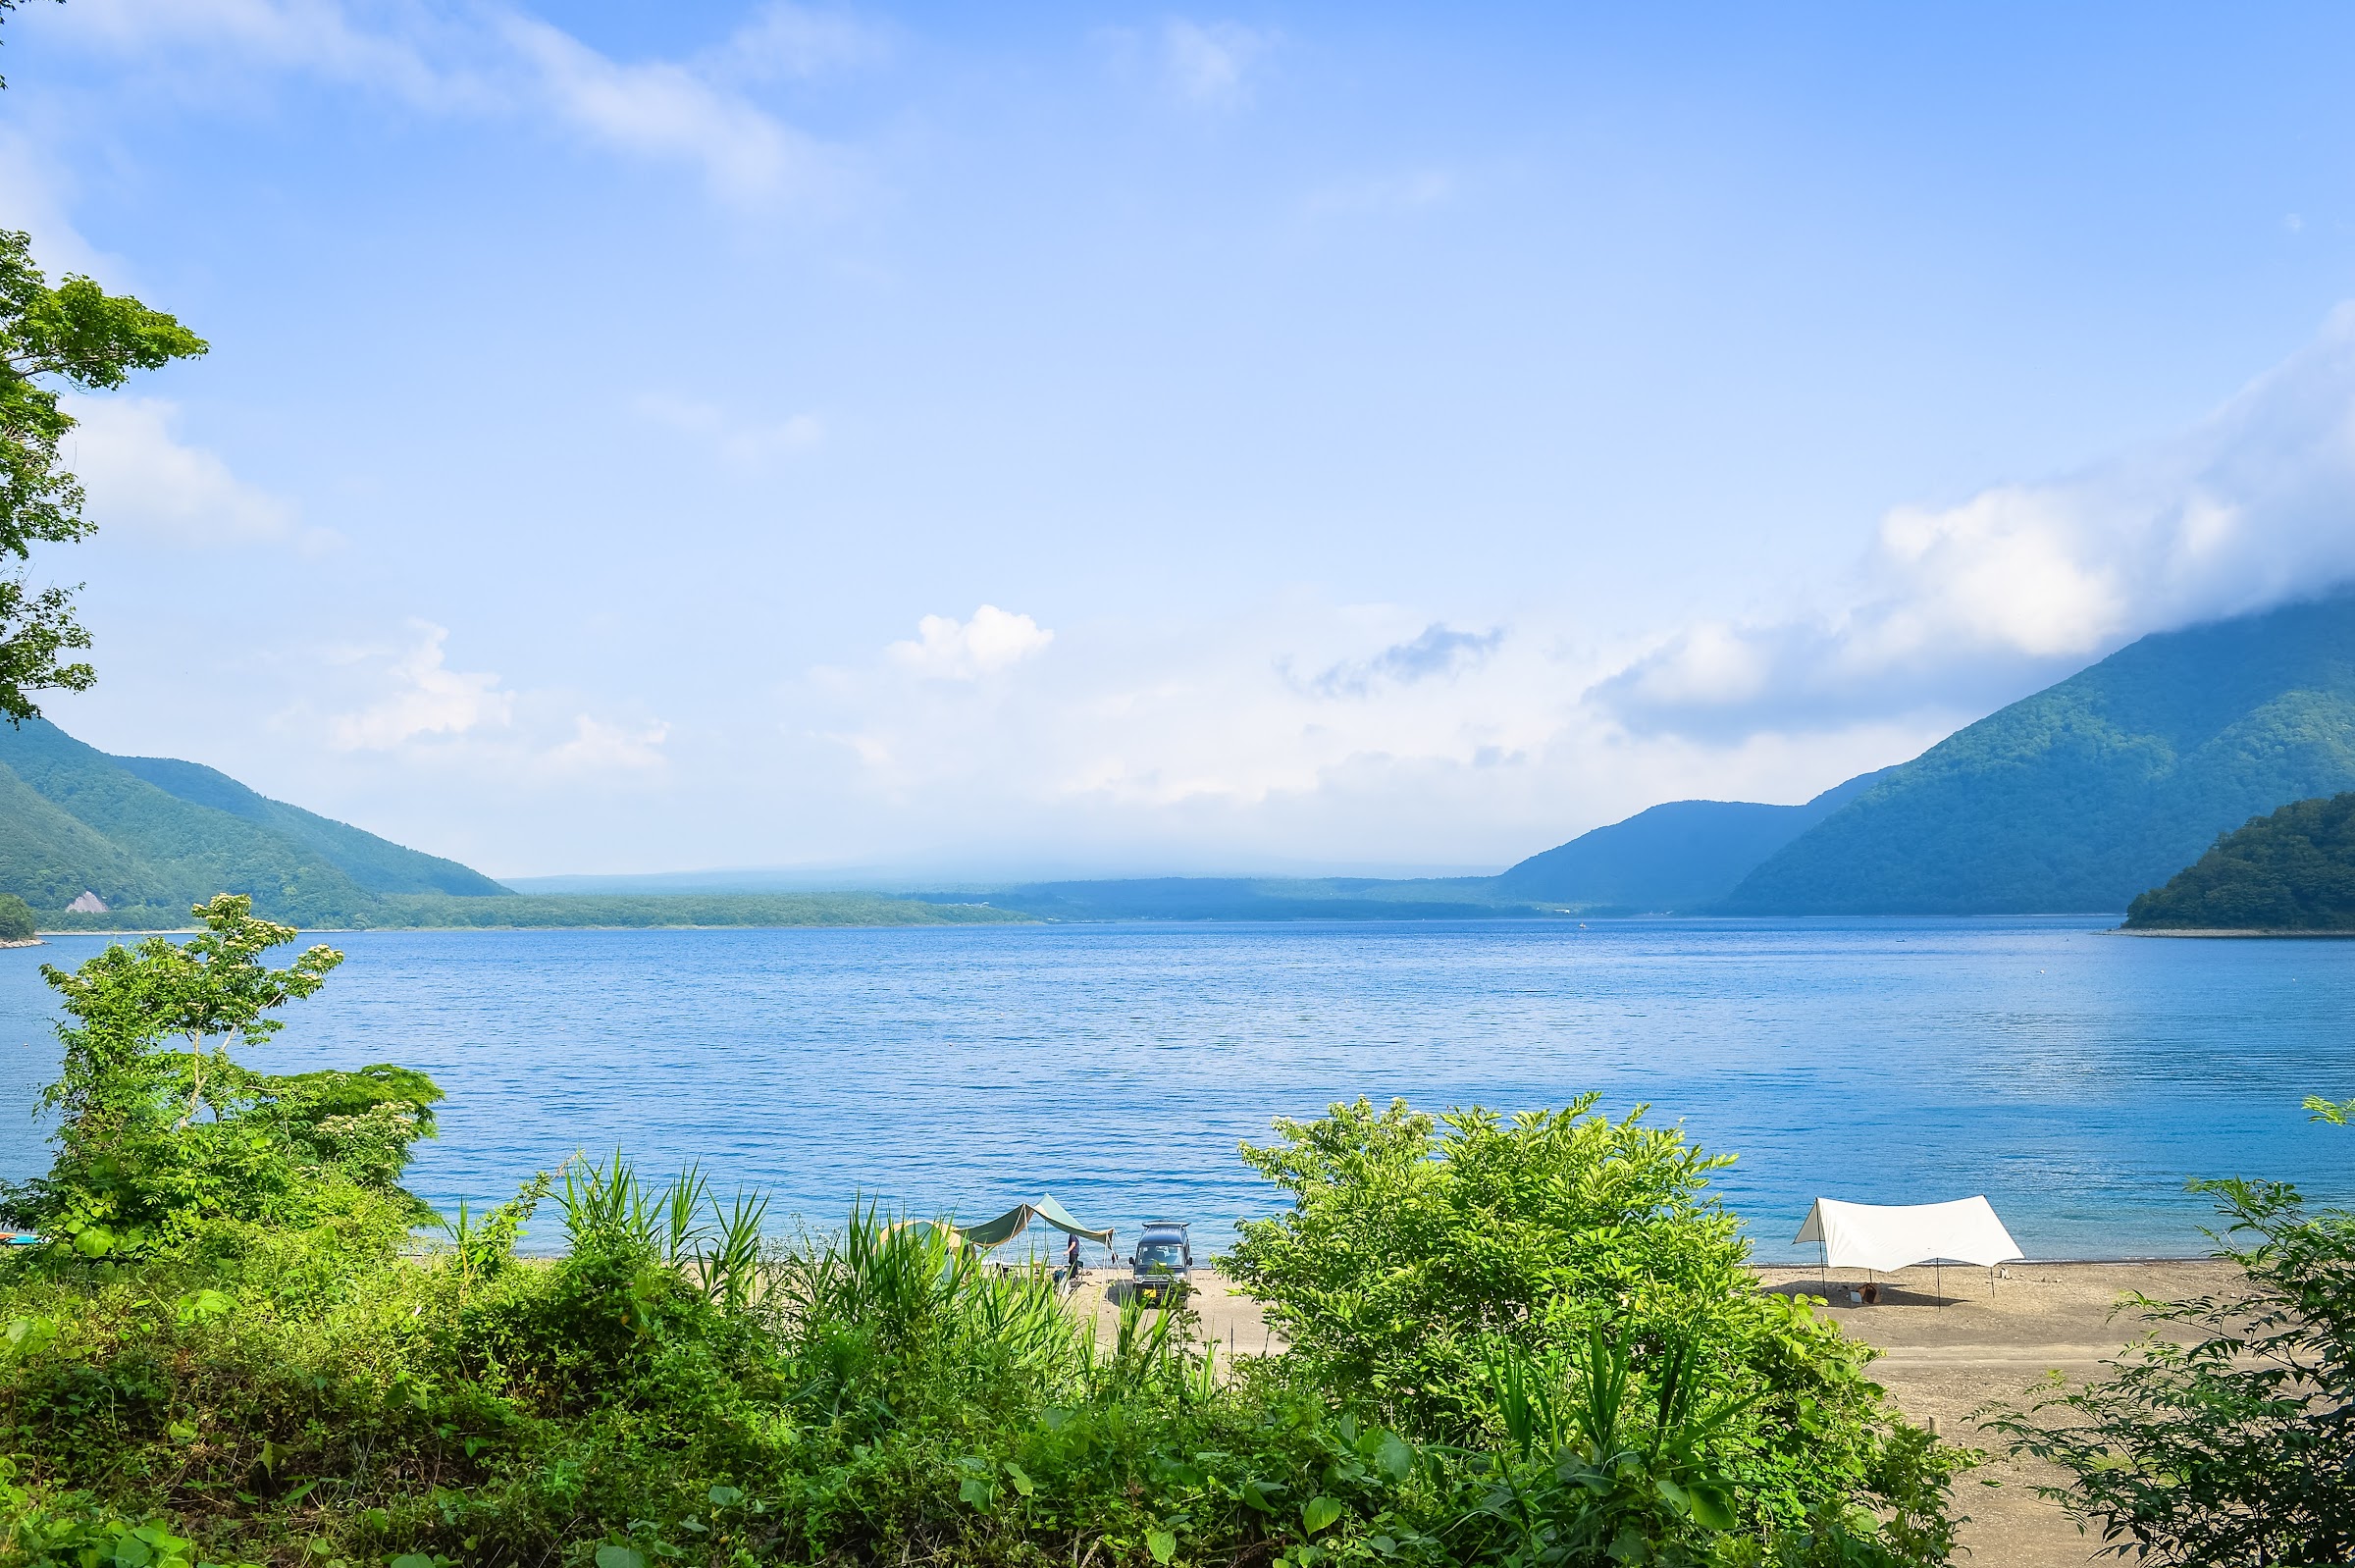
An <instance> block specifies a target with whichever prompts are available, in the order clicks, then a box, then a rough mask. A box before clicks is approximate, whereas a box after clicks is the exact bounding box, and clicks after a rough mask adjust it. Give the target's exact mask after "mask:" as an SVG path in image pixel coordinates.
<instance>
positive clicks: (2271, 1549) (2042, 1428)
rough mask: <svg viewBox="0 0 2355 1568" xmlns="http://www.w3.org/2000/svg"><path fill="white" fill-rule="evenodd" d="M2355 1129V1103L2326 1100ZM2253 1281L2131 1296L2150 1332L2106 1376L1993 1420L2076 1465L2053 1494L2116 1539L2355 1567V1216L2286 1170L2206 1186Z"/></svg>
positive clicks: (2096, 1530)
mask: <svg viewBox="0 0 2355 1568" xmlns="http://www.w3.org/2000/svg"><path fill="white" fill-rule="evenodd" d="M2306 1107H2307V1109H2308V1110H2309V1111H2311V1112H2312V1113H2313V1114H2314V1119H2315V1120H2316V1121H2318V1122H2329V1123H2334V1124H2339V1125H2342V1126H2343V1125H2345V1124H2347V1123H2348V1122H2349V1121H2350V1120H2355V1100H2349V1101H2346V1102H2344V1103H2342V1104H2332V1103H2330V1102H2329V1101H2326V1100H2322V1099H2309V1100H2308V1101H2307V1102H2306ZM2192 1186H2193V1188H2194V1190H2198V1191H2205V1192H2208V1193H2211V1194H2213V1195H2214V1196H2215V1197H2216V1199H2217V1204H2218V1208H2219V1209H2220V1211H2221V1212H2222V1214H2223V1216H2224V1221H2225V1227H2224V1229H2223V1230H2222V1231H2221V1232H2218V1234H2217V1239H2218V1242H2219V1245H2220V1247H2221V1248H2222V1252H2223V1256H2224V1257H2227V1258H2229V1259H2231V1260H2232V1261H2233V1262H2234V1263H2236V1264H2238V1265H2239V1266H2240V1269H2241V1276H2242V1279H2241V1282H2240V1285H2239V1287H2238V1288H2236V1289H2234V1290H2231V1291H2228V1292H2225V1293H2223V1294H2219V1295H2216V1296H2208V1297H2201V1298H2197V1299H2194V1300H2189V1301H2154V1300H2151V1299H2150V1298H2148V1297H2146V1296H2139V1295H2137V1296H2134V1297H2131V1298H2130V1299H2129V1301H2128V1303H2127V1305H2128V1306H2129V1307H2131V1308H2133V1309H2134V1310H2136V1311H2139V1312H2143V1313H2147V1314H2149V1315H2150V1317H2151V1318H2152V1319H2153V1320H2155V1327H2154V1328H2153V1330H2152V1331H2151V1333H2149V1334H2148V1335H2147V1336H2146V1337H2145V1338H2144V1339H2143V1340H2142V1341H2140V1342H2139V1343H2138V1344H2137V1345H2136V1346H2135V1347H2134V1348H2133V1350H2132V1351H2131V1353H2130V1354H2129V1355H2128V1356H2127V1357H2126V1358H2125V1359H2124V1360H2122V1361H2119V1362H2118V1363H2115V1364H2113V1366H2112V1367H2111V1369H2110V1374H2109V1376H2107V1377H2104V1378H2101V1379H2098V1380H2096V1381H2095V1382H2093V1383H2091V1384H2087V1385H2081V1386H2079V1385H2071V1384H2068V1383H2067V1382H2065V1381H2064V1380H2062V1379H2061V1378H2060V1377H2059V1376H2058V1375H2056V1376H2055V1377H2054V1378H2053V1379H2052V1381H2051V1382H2050V1384H2049V1385H2047V1386H2046V1387H2045V1388H2044V1389H2043V1390H2042V1391H2041V1392H2040V1394H2039V1395H2038V1396H2037V1397H2036V1398H2035V1399H2033V1400H2031V1401H2029V1402H2028V1403H2027V1405H2026V1406H2025V1407H2024V1408H2016V1407H2001V1408H1999V1410H1998V1411H1997V1412H1996V1413H1995V1414H1994V1416H1993V1419H1991V1420H1989V1422H1988V1426H1989V1428H1990V1430H1992V1431H1995V1432H1999V1433H2004V1434H2008V1435H2009V1436H2010V1437H2011V1439H2012V1446H2013V1450H2014V1452H2015V1453H2020V1454H2026V1455H2030V1456H2032V1457H2034V1458H2037V1459H2041V1460H2044V1461H2046V1462H2048V1463H2051V1464H2054V1465H2057V1466H2059V1467H2060V1468H2061V1469H2063V1470H2064V1471H2066V1472H2067V1474H2068V1477H2069V1484H2068V1485H2067V1486H2066V1487H2053V1488H2047V1489H2045V1490H2046V1492H2047V1494H2048V1495H2049V1496H2051V1497H2052V1498H2053V1499H2054V1500H2055V1501H2057V1502H2059V1503H2060V1504H2061V1505H2062V1506H2064V1507H2065V1508H2067V1510H2068V1511H2069V1512H2070V1513H2072V1514H2074V1515H2075V1516H2076V1518H2077V1519H2078V1520H2079V1522H2080V1523H2082V1524H2083V1525H2084V1526H2085V1527H2086V1529H2087V1530H2088V1532H2089V1533H2091V1534H2092V1535H2094V1536H2096V1537H2098V1538H2099V1539H2100V1540H2101V1541H2102V1542H2104V1544H2105V1546H2106V1547H2107V1548H2108V1549H2109V1550H2111V1551H2113V1552H2115V1553H2117V1554H2119V1555H2120V1556H2124V1555H2127V1554H2129V1553H2130V1554H2131V1555H2132V1556H2133V1557H2134V1558H2135V1559H2136V1560H2137V1561H2141V1562H2150V1563H2160V1564H2168V1565H2180V1568H2209V1565H2228V1568H2241V1565H2246V1568H2265V1565H2270V1564H2302V1563H2345V1562H2355V1214H2350V1213H2348V1212H2347V1211H2345V1210H2342V1209H2327V1210H2322V1211H2319V1212H2317V1211H2313V1210H2310V1209H2309V1208H2308V1206H2307V1204H2306V1202H2305V1200H2304V1199H2303V1198H2301V1197H2300V1196H2299V1194H2298V1192H2297V1189H2296V1188H2294V1187H2291V1186H2289V1185H2287V1184H2285V1183H2282V1182H2278V1181H2242V1180H2224V1181H2195V1182H2193V1183H2192Z"/></svg>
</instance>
